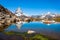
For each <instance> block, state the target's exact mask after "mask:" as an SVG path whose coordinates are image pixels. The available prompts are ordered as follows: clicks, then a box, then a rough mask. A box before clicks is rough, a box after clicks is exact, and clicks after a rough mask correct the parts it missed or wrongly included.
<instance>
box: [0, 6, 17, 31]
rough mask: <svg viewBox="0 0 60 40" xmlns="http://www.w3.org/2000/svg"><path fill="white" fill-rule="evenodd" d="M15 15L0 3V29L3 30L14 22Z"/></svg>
mask: <svg viewBox="0 0 60 40" xmlns="http://www.w3.org/2000/svg"><path fill="white" fill-rule="evenodd" d="M16 17H17V16H16V15H15V14H13V13H12V12H11V11H9V10H8V9H7V8H4V7H3V6H2V5H0V31H3V30H4V29H5V28H7V27H8V26H9V25H10V24H12V23H14V22H15V19H16Z"/></svg>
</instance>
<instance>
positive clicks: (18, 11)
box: [15, 8, 23, 16]
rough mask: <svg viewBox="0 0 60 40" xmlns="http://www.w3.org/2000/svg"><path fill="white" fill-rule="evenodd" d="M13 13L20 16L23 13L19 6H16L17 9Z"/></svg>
mask: <svg viewBox="0 0 60 40" xmlns="http://www.w3.org/2000/svg"><path fill="white" fill-rule="evenodd" d="M15 15H16V16H21V15H23V12H22V10H21V8H17V10H16V12H15Z"/></svg>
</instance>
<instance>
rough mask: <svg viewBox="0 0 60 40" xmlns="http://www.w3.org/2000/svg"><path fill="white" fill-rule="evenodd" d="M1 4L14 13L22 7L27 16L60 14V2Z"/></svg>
mask: <svg viewBox="0 0 60 40" xmlns="http://www.w3.org/2000/svg"><path fill="white" fill-rule="evenodd" d="M0 4H1V5H3V6H4V7H5V8H7V9H9V10H10V11H12V12H15V10H16V9H17V8H18V7H20V8H21V9H22V10H23V12H24V13H25V14H27V15H40V14H42V13H47V12H52V13H60V0H0Z"/></svg>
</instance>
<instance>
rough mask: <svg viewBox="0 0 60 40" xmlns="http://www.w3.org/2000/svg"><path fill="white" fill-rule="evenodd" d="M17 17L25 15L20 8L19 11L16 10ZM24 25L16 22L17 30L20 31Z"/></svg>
mask: <svg viewBox="0 0 60 40" xmlns="http://www.w3.org/2000/svg"><path fill="white" fill-rule="evenodd" d="M15 15H16V16H18V17H19V16H21V15H23V13H22V10H21V9H20V8H18V9H17V10H16V14H15ZM22 24H23V22H22V21H18V22H16V26H17V28H18V29H20V28H21V26H22Z"/></svg>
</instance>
